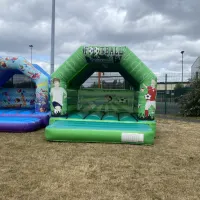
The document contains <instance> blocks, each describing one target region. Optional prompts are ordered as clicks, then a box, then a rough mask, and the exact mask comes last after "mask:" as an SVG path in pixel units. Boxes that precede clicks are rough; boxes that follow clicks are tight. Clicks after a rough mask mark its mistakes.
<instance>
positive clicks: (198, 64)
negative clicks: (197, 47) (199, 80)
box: [191, 56, 200, 77]
mask: <svg viewBox="0 0 200 200" xmlns="http://www.w3.org/2000/svg"><path fill="white" fill-rule="evenodd" d="M197 72H198V77H200V56H199V57H198V58H197V59H196V60H195V62H194V63H193V65H192V66H191V77H196V74H197Z"/></svg>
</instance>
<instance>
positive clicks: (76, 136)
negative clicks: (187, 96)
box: [45, 120, 155, 145]
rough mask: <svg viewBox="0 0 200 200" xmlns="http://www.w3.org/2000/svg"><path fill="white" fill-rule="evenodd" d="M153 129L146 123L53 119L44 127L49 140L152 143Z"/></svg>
mask: <svg viewBox="0 0 200 200" xmlns="http://www.w3.org/2000/svg"><path fill="white" fill-rule="evenodd" d="M154 136H155V131H153V130H152V128H151V127H150V126H149V125H147V124H141V123H137V122H136V123H125V122H111V121H110V122H102V121H84V120H79V121H78V120H77V121H71V120H61V121H55V122H54V123H52V124H51V125H49V126H47V127H46V129H45V137H46V139H47V140H49V141H66V142H108V143H128V144H148V145H150V144H153V143H154Z"/></svg>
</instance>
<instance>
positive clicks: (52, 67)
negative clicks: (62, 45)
mask: <svg viewBox="0 0 200 200" xmlns="http://www.w3.org/2000/svg"><path fill="white" fill-rule="evenodd" d="M54 46H55V0H52V18H51V74H52V73H53V72H54Z"/></svg>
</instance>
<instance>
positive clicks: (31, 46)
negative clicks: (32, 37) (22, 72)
mask: <svg viewBox="0 0 200 200" xmlns="http://www.w3.org/2000/svg"><path fill="white" fill-rule="evenodd" d="M29 47H30V48H31V65H32V48H33V45H32V44H30V45H29Z"/></svg>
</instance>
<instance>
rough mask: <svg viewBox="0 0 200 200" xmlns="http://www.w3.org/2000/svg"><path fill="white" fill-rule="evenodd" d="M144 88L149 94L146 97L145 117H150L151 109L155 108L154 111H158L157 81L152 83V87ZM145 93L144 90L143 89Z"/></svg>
mask: <svg viewBox="0 0 200 200" xmlns="http://www.w3.org/2000/svg"><path fill="white" fill-rule="evenodd" d="M143 85H144V87H145V88H146V89H147V90H148V93H147V94H146V95H145V99H146V104H145V117H148V116H149V108H150V107H151V106H153V108H154V109H156V93H157V90H156V81H155V80H152V81H151V86H146V85H145V84H143ZM142 91H144V89H142Z"/></svg>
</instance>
